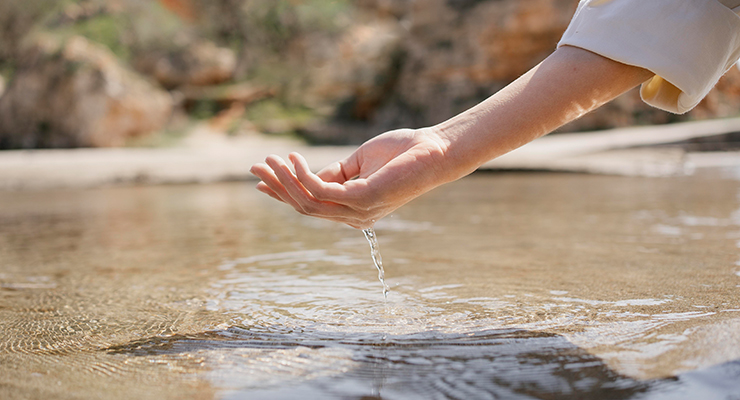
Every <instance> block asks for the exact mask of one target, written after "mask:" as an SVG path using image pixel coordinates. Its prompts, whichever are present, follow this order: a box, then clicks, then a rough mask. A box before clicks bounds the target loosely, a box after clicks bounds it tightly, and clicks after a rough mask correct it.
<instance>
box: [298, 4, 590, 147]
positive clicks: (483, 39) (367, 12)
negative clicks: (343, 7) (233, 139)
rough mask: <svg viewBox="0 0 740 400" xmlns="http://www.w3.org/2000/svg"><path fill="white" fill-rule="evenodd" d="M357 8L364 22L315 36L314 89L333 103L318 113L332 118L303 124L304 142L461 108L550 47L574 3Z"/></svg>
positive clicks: (362, 135)
mask: <svg viewBox="0 0 740 400" xmlns="http://www.w3.org/2000/svg"><path fill="white" fill-rule="evenodd" d="M357 4H358V6H360V7H362V8H363V16H364V17H363V18H362V19H361V20H363V21H365V22H364V23H362V24H357V25H355V26H353V27H352V28H350V29H349V30H348V31H346V32H345V33H344V35H343V36H342V38H341V39H340V40H339V41H337V43H336V44H335V45H334V47H332V43H321V44H320V43H317V42H313V43H314V47H315V48H317V50H318V51H320V52H323V53H320V54H322V55H323V57H313V59H320V60H321V61H320V62H308V63H307V65H308V67H309V68H310V69H311V70H312V71H313V72H312V75H311V81H312V82H314V85H313V87H312V94H313V95H314V96H315V97H316V98H319V99H321V101H320V102H319V103H321V104H323V105H325V106H326V105H332V104H333V105H335V107H334V109H333V110H331V111H330V112H327V111H326V110H323V111H324V112H325V113H328V114H330V115H332V116H333V120H332V121H330V122H329V124H330V125H333V126H327V125H326V124H318V125H316V126H312V127H309V128H308V129H307V130H306V135H307V136H308V137H309V139H311V140H315V141H319V142H329V143H333V142H336V143H357V142H361V141H363V140H365V139H367V138H369V137H371V136H372V135H374V134H377V133H380V132H382V131H384V130H388V129H393V128H397V127H401V126H405V127H416V126H423V125H430V124H434V123H438V122H441V121H443V120H445V119H447V118H449V117H451V116H453V115H455V114H457V113H459V112H462V111H464V110H465V109H467V108H469V107H471V106H473V105H474V104H476V103H478V102H479V101H481V100H483V99H484V98H486V97H488V96H490V95H491V94H493V93H494V92H495V91H496V90H498V89H500V88H502V87H503V86H505V85H506V84H507V83H508V82H510V81H512V80H513V79H516V78H517V77H518V76H519V75H520V74H521V73H523V72H525V71H526V70H527V69H529V68H531V67H532V66H534V65H536V64H537V63H539V62H540V61H542V59H543V58H544V57H546V56H547V55H548V54H549V53H550V52H551V51H552V50H554V49H555V45H556V44H557V41H558V40H559V38H560V35H561V34H562V32H563V31H564V30H565V28H566V27H567V25H568V22H569V21H570V17H571V16H572V14H573V11H574V10H575V5H576V4H575V2H574V1H572V0H532V1H527V2H520V1H513V0H507V1H501V0H488V1H486V0H475V1H452V0H428V1H424V2H408V1H403V0H362V1H359V2H358V3H357ZM373 13H374V14H373ZM308 50H309V51H308V56H309V60H311V59H312V57H311V55H312V54H313V53H312V51H311V48H309V49H308ZM318 51H317V52H318ZM309 105H311V106H315V103H309ZM358 122H362V124H358ZM335 127H338V129H334V128H335ZM342 131H344V132H352V134H350V135H349V137H347V136H346V135H344V134H342V133H341V132H342ZM337 135H338V136H337Z"/></svg>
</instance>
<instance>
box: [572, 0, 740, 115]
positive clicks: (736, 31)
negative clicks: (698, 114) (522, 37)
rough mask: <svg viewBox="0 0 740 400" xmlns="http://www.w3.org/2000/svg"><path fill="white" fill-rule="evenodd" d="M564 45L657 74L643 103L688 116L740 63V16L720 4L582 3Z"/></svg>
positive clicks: (688, 0)
mask: <svg viewBox="0 0 740 400" xmlns="http://www.w3.org/2000/svg"><path fill="white" fill-rule="evenodd" d="M563 45H568V46H575V47H580V48H583V49H585V50H589V51H591V52H594V53H596V54H599V55H602V56H604V57H607V58H610V59H612V60H615V61H619V62H621V63H624V64H628V65H634V66H638V67H642V68H645V69H648V70H650V71H652V72H653V73H655V76H654V77H653V78H651V79H650V80H648V81H647V82H645V83H643V85H642V88H641V90H640V95H641V96H642V99H643V100H644V101H645V102H646V103H648V104H650V105H652V106H654V107H657V108H660V109H663V110H666V111H670V112H673V113H678V114H683V113H685V112H687V111H689V110H691V109H692V108H694V107H695V106H696V105H697V104H699V102H700V101H701V100H702V99H703V98H704V97H705V96H706V95H707V93H709V91H710V90H711V89H712V88H713V87H714V85H715V84H716V83H717V81H718V80H719V78H721V77H722V75H724V73H725V72H727V70H728V69H729V68H730V67H732V65H733V64H735V63H736V62H737V61H738V58H740V16H738V14H736V13H735V12H733V10H731V9H730V8H728V7H727V6H725V5H723V4H722V3H720V1H718V0H680V1H678V0H581V1H580V3H579V4H578V9H577V10H576V14H575V16H573V19H572V20H571V22H570V25H569V26H568V29H567V30H566V31H565V33H564V34H563V37H562V39H561V40H560V43H558V47H560V46H563Z"/></svg>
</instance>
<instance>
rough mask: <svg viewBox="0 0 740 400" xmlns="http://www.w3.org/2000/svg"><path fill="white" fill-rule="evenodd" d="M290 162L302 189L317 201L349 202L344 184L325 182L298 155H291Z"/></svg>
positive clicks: (344, 203)
mask: <svg viewBox="0 0 740 400" xmlns="http://www.w3.org/2000/svg"><path fill="white" fill-rule="evenodd" d="M289 158H290V161H291V162H292V163H293V167H294V168H295V173H296V177H297V178H298V180H299V181H300V183H301V184H302V186H303V187H305V188H306V189H308V191H309V192H310V193H311V195H313V196H314V197H315V198H316V199H317V200H319V201H331V202H334V203H338V204H343V205H348V204H349V203H351V201H350V200H349V199H348V194H347V190H346V188H345V186H344V185H343V183H344V182H341V183H340V182H325V181H324V180H322V179H321V178H320V177H319V176H318V175H315V174H314V173H312V172H311V170H310V169H309V168H308V163H307V162H306V159H305V158H303V156H301V155H300V154H298V153H291V154H290V156H289Z"/></svg>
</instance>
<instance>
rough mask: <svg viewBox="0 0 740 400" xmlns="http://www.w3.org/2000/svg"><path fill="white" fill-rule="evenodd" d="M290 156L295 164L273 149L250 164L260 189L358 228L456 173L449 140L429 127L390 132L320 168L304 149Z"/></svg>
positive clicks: (308, 212)
mask: <svg viewBox="0 0 740 400" xmlns="http://www.w3.org/2000/svg"><path fill="white" fill-rule="evenodd" d="M289 160H290V163H291V164H292V167H293V168H292V169H291V167H290V166H289V165H288V164H287V163H286V162H285V161H284V160H283V159H281V158H280V157H278V156H274V155H272V156H269V157H267V159H266V160H265V163H258V164H255V165H254V166H252V169H251V172H252V173H253V174H254V175H256V176H257V177H258V178H260V179H261V180H262V181H261V182H260V183H259V184H258V185H257V189H258V190H259V191H261V192H263V193H266V194H267V195H269V196H271V197H273V198H275V199H276V200H279V201H282V202H284V203H287V204H289V205H291V206H292V207H293V208H295V210H296V211H298V212H299V213H301V214H304V215H310V216H314V217H318V218H324V219H328V220H332V221H337V222H342V223H345V224H347V225H350V226H352V227H354V228H360V229H365V228H370V227H372V226H373V224H374V223H375V221H377V220H379V219H380V218H383V217H384V216H386V215H388V214H390V213H391V212H393V211H394V210H396V209H397V208H399V207H401V206H402V205H404V204H406V203H407V202H409V201H411V200H412V199H414V198H416V197H418V196H419V195H421V194H422V193H425V192H427V191H429V190H431V189H432V188H434V187H436V186H439V185H441V184H443V183H445V182H447V181H449V180H451V178H452V177H451V176H450V173H449V171H447V169H446V168H445V143H444V141H443V140H442V139H441V138H440V137H439V135H438V134H437V133H436V132H434V131H433V130H431V129H419V130H413V129H399V130H394V131H390V132H386V133H384V134H382V135H379V136H377V137H375V138H373V139H371V140H369V141H367V142H365V143H364V144H363V145H362V146H360V147H359V148H358V149H357V150H356V151H355V152H354V153H352V154H351V155H350V156H349V157H347V158H346V159H344V160H341V161H338V162H336V163H333V164H330V165H328V166H327V167H325V168H324V169H322V170H321V171H319V172H318V173H317V174H314V173H312V172H311V171H310V170H309V168H308V164H307V162H306V160H305V159H304V158H303V156H301V155H300V154H298V153H291V154H290V156H289ZM294 171H295V172H294Z"/></svg>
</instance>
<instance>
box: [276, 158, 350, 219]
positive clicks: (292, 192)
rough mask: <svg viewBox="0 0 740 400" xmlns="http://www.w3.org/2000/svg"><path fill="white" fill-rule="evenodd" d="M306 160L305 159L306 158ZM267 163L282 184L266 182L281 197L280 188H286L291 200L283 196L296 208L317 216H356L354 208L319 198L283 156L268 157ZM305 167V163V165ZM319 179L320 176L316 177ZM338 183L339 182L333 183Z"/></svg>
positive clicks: (301, 211)
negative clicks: (303, 182) (277, 185)
mask: <svg viewBox="0 0 740 400" xmlns="http://www.w3.org/2000/svg"><path fill="white" fill-rule="evenodd" d="M304 161H305V160H304ZM265 162H266V163H267V165H268V166H269V167H270V168H272V170H273V172H274V174H275V177H276V178H277V179H278V181H279V183H280V186H279V187H278V188H277V189H278V190H275V189H276V188H275V187H273V186H272V185H270V182H265V183H266V184H267V185H268V186H270V188H271V189H273V190H274V191H275V192H276V193H277V194H278V195H279V196H280V197H281V198H283V196H282V194H281V192H280V191H279V190H284V191H285V193H286V194H287V195H288V196H290V200H287V199H285V198H283V200H284V201H286V202H287V203H288V204H291V205H293V206H294V208H295V209H296V210H297V211H298V212H300V213H302V214H305V215H311V216H315V217H322V218H326V217H331V218H353V217H354V216H353V215H352V214H353V211H352V209H350V208H349V207H346V206H343V205H341V204H337V203H332V202H327V201H322V200H320V199H317V198H316V197H315V196H314V195H313V194H312V193H311V192H310V191H308V190H307V189H306V187H305V186H304V185H303V184H302V183H301V182H300V181H299V180H298V178H297V177H296V176H295V175H294V174H293V172H292V171H291V170H290V167H288V165H287V164H286V163H285V161H283V159H282V158H280V157H277V156H270V157H267V159H266V160H265ZM304 167H305V165H304ZM316 179H317V180H319V181H320V179H318V177H316ZM333 185H338V186H340V187H341V185H340V184H338V183H333Z"/></svg>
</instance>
